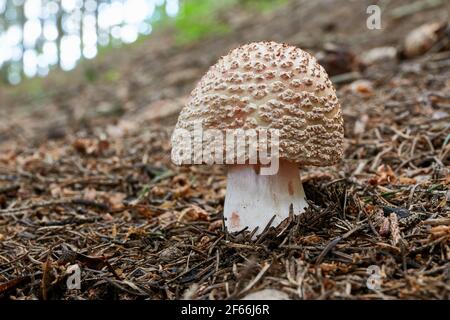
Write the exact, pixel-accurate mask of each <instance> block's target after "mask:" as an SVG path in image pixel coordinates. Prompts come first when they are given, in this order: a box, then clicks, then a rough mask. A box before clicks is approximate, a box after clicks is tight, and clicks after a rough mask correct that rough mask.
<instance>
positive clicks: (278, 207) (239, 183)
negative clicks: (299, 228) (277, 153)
mask: <svg viewBox="0 0 450 320" xmlns="http://www.w3.org/2000/svg"><path fill="white" fill-rule="evenodd" d="M291 204H292V206H293V210H294V214H300V213H302V212H304V211H305V208H306V207H307V206H308V204H307V202H306V198H305V193H304V191H303V186H302V182H301V180H300V173H299V169H298V167H297V165H296V164H294V163H290V162H287V161H280V167H279V170H278V173H277V174H275V175H260V174H259V173H258V170H257V168H256V167H255V166H253V165H232V166H229V168H228V181H227V191H226V197H225V206H224V218H225V226H226V228H227V230H228V232H235V231H240V230H242V229H244V228H245V227H248V230H249V231H253V230H254V229H255V228H256V227H258V230H257V231H256V233H255V235H257V234H259V233H261V232H262V231H263V230H264V228H265V227H266V226H267V224H268V223H269V222H270V220H271V219H272V217H273V216H274V215H275V219H274V220H273V222H272V224H271V226H278V225H279V224H280V223H281V222H282V221H283V220H284V219H286V218H288V217H289V207H290V205H291Z"/></svg>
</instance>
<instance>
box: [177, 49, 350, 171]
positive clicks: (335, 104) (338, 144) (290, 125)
mask: <svg viewBox="0 0 450 320" xmlns="http://www.w3.org/2000/svg"><path fill="white" fill-rule="evenodd" d="M198 123H201V126H202V129H203V130H205V129H219V130H221V131H222V132H223V133H225V132H226V131H230V130H236V129H244V130H245V129H255V130H256V131H259V130H261V129H264V130H267V129H278V130H279V131H278V132H279V142H280V144H279V158H280V159H285V160H287V161H291V162H294V163H297V164H298V165H315V166H328V165H332V164H335V163H336V162H338V161H339V160H340V158H341V157H342V154H343V146H342V145H343V136H344V128H343V118H342V111H341V106H340V104H339V101H338V99H337V97H336V91H335V89H334V88H333V85H332V83H331V81H330V79H329V77H328V75H327V73H326V71H325V69H324V68H323V67H322V66H321V65H319V64H318V63H317V61H316V59H315V58H314V57H313V56H311V55H310V54H309V53H307V52H305V51H303V50H301V49H299V48H297V47H294V46H290V45H287V44H280V43H276V42H254V43H250V44H246V45H243V46H241V47H238V48H236V49H234V50H232V51H230V52H229V53H228V54H227V55H226V56H223V57H222V58H220V59H219V61H218V62H217V63H216V64H215V65H213V66H211V67H210V69H209V70H208V72H207V73H206V74H205V75H204V76H203V78H202V79H201V80H200V82H199V83H198V84H197V86H196V87H195V88H194V90H193V91H192V93H191V96H190V99H189V100H188V102H187V104H186V105H185V107H184V108H183V109H182V111H181V113H180V116H179V118H178V122H177V125H176V127H175V129H179V128H181V129H186V130H188V131H192V130H194V129H193V128H194V124H198ZM203 143H206V144H208V143H209V142H208V141H203ZM182 146H183V142H182V141H181V139H179V137H176V136H175V135H173V136H172V148H174V149H175V150H176V149H177V148H181V147H182ZM204 147H205V146H204V145H203V148H204ZM224 150H225V146H224ZM192 152H194V151H192Z"/></svg>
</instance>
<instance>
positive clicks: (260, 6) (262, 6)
mask: <svg viewBox="0 0 450 320" xmlns="http://www.w3.org/2000/svg"><path fill="white" fill-rule="evenodd" d="M288 2H289V0H243V4H244V5H245V6H246V7H247V8H248V9H252V10H257V11H260V12H263V13H266V12H270V11H272V10H274V9H277V8H279V7H281V6H283V5H285V4H287V3H288Z"/></svg>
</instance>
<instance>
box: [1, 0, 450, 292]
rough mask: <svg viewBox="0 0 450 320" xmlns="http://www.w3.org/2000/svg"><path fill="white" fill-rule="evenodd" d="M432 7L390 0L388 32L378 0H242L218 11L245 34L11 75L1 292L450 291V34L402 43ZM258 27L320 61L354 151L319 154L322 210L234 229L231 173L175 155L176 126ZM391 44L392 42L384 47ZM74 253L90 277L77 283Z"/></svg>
mask: <svg viewBox="0 0 450 320" xmlns="http://www.w3.org/2000/svg"><path fill="white" fill-rule="evenodd" d="M418 2H420V3H425V2H426V3H432V2H431V1H428V2H427V1H422V2H421V1H418ZM433 3H435V5H434V7H431V8H419V10H418V9H417V6H416V7H411V5H408V4H410V1H380V5H381V6H383V16H382V29H381V30H368V29H367V27H366V19H367V13H366V8H367V6H368V5H369V4H370V2H369V1H358V2H349V1H325V0H324V1H305V0H303V1H293V2H290V3H289V4H287V5H285V6H283V7H280V8H279V9H277V10H274V11H271V12H267V13H264V14H262V13H256V12H249V11H244V10H243V11H240V10H239V8H235V9H233V10H230V11H227V12H223V13H222V14H221V15H220V16H219V17H218V19H219V18H220V19H222V20H223V21H225V22H226V23H228V24H230V25H231V26H232V31H231V32H230V33H229V34H225V35H221V36H220V37H211V38H207V39H204V40H202V41H199V42H196V43H192V44H188V45H178V44H176V43H175V40H174V37H173V35H172V33H171V31H170V30H165V31H161V32H156V33H155V34H154V35H152V36H151V37H150V38H149V40H148V41H146V42H144V43H143V44H140V45H137V46H134V47H132V48H127V49H126V50H125V49H124V50H120V49H119V50H117V51H118V52H117V53H114V52H112V53H111V54H109V55H107V56H102V57H100V58H99V59H98V60H96V61H94V62H92V63H89V64H86V65H84V66H81V67H80V68H78V69H77V70H76V71H74V72H72V73H70V74H61V73H55V74H54V75H51V76H49V77H48V79H44V80H42V84H41V86H42V87H41V88H40V90H38V91H34V90H33V88H32V87H26V85H25V84H24V85H23V86H19V87H18V88H10V89H6V88H2V89H1V91H0V101H1V103H2V106H1V108H0V298H4V299H36V298H40V299H179V298H190V299H236V298H243V297H245V296H246V295H248V294H250V293H254V292H259V291H261V290H262V289H268V288H270V289H274V290H277V292H278V295H279V296H280V297H282V296H285V297H289V298H290V299H411V298H415V299H450V272H449V269H450V263H449V260H450V208H449V204H450V192H449V185H450V143H449V140H450V126H449V123H450V80H449V79H450V51H448V49H445V48H444V47H445V46H444V45H443V43H442V42H441V43H437V44H436V45H435V46H433V48H432V49H431V50H430V51H429V52H427V53H426V54H423V55H420V56H418V57H415V58H412V59H400V58H397V57H394V56H392V48H395V49H399V48H401V47H402V43H403V41H404V39H405V36H406V35H407V34H408V33H409V32H410V31H412V30H413V29H415V28H417V27H418V26H420V25H421V24H422V23H428V22H438V21H445V20H448V13H449V12H450V3H448V2H445V1H442V2H439V1H435V2H433ZM411 9H412V10H413V11H412V12H410V11H408V10H411ZM255 40H275V41H280V42H287V43H290V44H294V45H297V46H299V47H301V48H304V49H306V50H308V51H310V52H311V53H313V54H317V55H318V56H320V57H321V62H322V63H323V65H324V66H325V68H326V69H327V71H328V72H329V74H330V75H331V76H332V80H333V82H334V84H335V86H336V89H337V93H338V97H339V100H340V102H341V105H342V108H343V115H344V121H345V156H344V159H343V160H342V161H341V162H340V163H339V164H337V165H335V166H333V167H327V168H316V167H307V168H302V179H303V183H304V187H305V192H306V195H307V198H308V199H309V202H310V207H309V208H308V210H307V212H306V213H305V214H303V215H301V216H300V217H293V218H291V219H289V220H287V221H285V223H283V224H282V225H281V226H280V227H279V228H278V229H274V228H269V229H267V230H266V231H265V232H263V233H262V235H261V236H259V237H258V239H257V240H256V241H251V240H250V235H249V234H247V233H240V234H238V235H230V234H226V233H225V232H224V230H223V223H222V210H223V201H224V196H225V187H226V171H225V169H224V168H223V167H221V166H192V167H176V166H174V165H173V164H172V163H171V161H170V144H169V140H170V134H171V131H172V130H173V126H174V124H175V121H176V119H177V114H178V112H179V110H180V108H181V107H182V106H183V103H184V102H185V101H186V98H187V96H188V94H189V92H190V90H192V89H193V87H194V85H195V83H196V82H197V81H198V79H199V78H200V77H201V76H202V75H203V73H204V72H205V71H206V70H207V68H208V67H209V66H210V65H212V64H213V63H214V62H215V61H216V60H217V58H218V57H219V56H221V55H224V54H226V53H227V52H228V50H229V49H231V48H233V47H236V46H238V45H239V44H242V43H245V42H249V41H255ZM329 42H335V43H337V44H338V46H335V47H334V48H330V46H329V45H327V43H329ZM447 44H448V43H447ZM380 46H391V47H392V48H391V49H385V50H384V51H383V52H384V53H383V55H384V60H383V61H376V60H373V59H372V61H369V58H368V56H367V50H369V49H372V48H376V47H380ZM447 48H448V47H447ZM24 88H27V90H24ZM73 264H78V265H80V267H81V289H80V290H75V289H68V288H67V286H66V280H67V277H68V276H67V273H66V271H67V268H68V266H69V265H73ZM371 266H372V267H371ZM368 270H373V272H374V274H372V275H371V274H369V273H368ZM377 282H378V283H379V288H378V289H377V290H371V289H369V287H371V286H370V284H377ZM368 283H369V286H368ZM272 294H273V293H272Z"/></svg>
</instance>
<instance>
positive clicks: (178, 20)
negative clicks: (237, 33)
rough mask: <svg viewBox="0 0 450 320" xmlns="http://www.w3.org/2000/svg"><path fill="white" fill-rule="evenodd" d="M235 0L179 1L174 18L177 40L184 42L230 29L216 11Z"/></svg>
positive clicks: (235, 0)
mask: <svg viewBox="0 0 450 320" xmlns="http://www.w3.org/2000/svg"><path fill="white" fill-rule="evenodd" d="M236 3H237V0H222V1H212V0H185V1H182V2H181V7H180V12H179V13H178V15H177V17H175V18H174V25H175V28H176V29H177V30H176V31H177V38H176V39H177V42H178V43H180V44H185V43H189V42H193V41H196V40H199V39H202V38H204V37H206V36H210V35H218V34H224V33H227V32H229V31H231V29H230V26H228V25H227V24H226V23H224V22H221V21H220V20H219V19H218V12H219V11H220V10H221V9H224V8H225V7H227V6H231V5H233V4H236Z"/></svg>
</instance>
